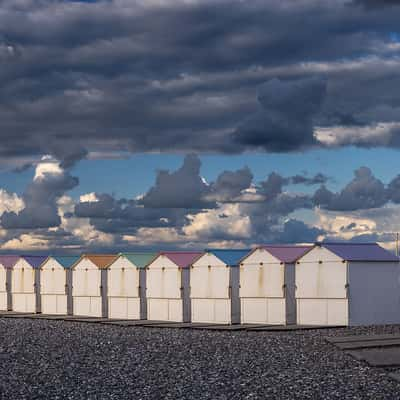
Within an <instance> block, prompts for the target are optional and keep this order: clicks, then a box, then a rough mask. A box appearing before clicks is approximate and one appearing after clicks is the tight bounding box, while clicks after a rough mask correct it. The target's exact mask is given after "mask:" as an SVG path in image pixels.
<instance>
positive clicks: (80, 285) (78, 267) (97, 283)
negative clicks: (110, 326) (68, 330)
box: [72, 254, 117, 318]
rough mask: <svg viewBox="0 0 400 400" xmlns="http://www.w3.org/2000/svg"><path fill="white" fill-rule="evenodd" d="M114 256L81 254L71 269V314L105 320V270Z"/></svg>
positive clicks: (106, 311)
mask: <svg viewBox="0 0 400 400" xmlns="http://www.w3.org/2000/svg"><path fill="white" fill-rule="evenodd" d="M116 258H117V255H115V254H83V255H82V256H81V258H80V259H79V260H78V261H77V262H76V263H75V264H74V265H73V267H72V299H73V314H74V315H81V316H88V317H103V318H107V315H108V310H107V309H108V307H107V305H108V304H107V268H108V266H109V265H110V264H111V263H112V262H113V261H114V260H115V259H116Z"/></svg>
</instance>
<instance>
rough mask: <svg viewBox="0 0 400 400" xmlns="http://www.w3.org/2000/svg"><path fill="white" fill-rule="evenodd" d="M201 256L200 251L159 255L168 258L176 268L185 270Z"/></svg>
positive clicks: (166, 252)
mask: <svg viewBox="0 0 400 400" xmlns="http://www.w3.org/2000/svg"><path fill="white" fill-rule="evenodd" d="M202 254H203V252H201V251H162V252H161V253H160V255H163V256H165V257H168V258H169V259H170V260H171V261H172V262H173V263H175V264H176V265H177V266H178V267H181V268H187V267H189V266H190V265H191V264H193V262H194V260H195V259H196V258H197V257H200V256H201V255H202Z"/></svg>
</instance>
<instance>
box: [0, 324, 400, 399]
mask: <svg viewBox="0 0 400 400" xmlns="http://www.w3.org/2000/svg"><path fill="white" fill-rule="evenodd" d="M368 332H371V333H392V332H393V333H400V326H386V327H370V328H352V329H330V330H326V329H324V330H312V331H296V332H288V333H271V332H243V331H240V332H217V331H203V330H186V329H165V328H164V329H155V328H141V327H125V328H124V327H116V326H106V325H100V324H86V323H78V322H63V321H45V320H28V319H0V365H1V378H0V398H1V399H7V400H9V399H85V400H86V399H96V400H97V399H138V400H140V399H154V400H156V399H157V400H160V399H210V400H211V399H212V400H218V399H229V400H234V399H279V400H283V399H374V400H377V399H400V384H399V383H396V382H395V381H393V380H391V379H390V378H389V377H388V371H389V370H385V369H376V368H370V367H368V366H367V365H366V364H365V363H363V362H359V361H357V360H355V359H353V358H351V357H350V356H348V355H346V354H345V353H343V352H341V351H339V350H337V349H336V348H335V347H334V346H333V345H331V344H328V343H326V342H325V341H324V339H323V337H324V336H326V335H335V334H336V335H345V334H356V333H368Z"/></svg>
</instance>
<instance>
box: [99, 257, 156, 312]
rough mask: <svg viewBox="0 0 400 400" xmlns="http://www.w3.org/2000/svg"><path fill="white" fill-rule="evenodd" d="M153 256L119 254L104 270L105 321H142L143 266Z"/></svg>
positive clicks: (144, 296) (144, 295) (143, 296)
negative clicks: (106, 275) (106, 305)
mask: <svg viewBox="0 0 400 400" xmlns="http://www.w3.org/2000/svg"><path fill="white" fill-rule="evenodd" d="M156 255H157V254H156V253H143V252H141V253H139V252H137V253H121V254H120V255H119V257H118V258H116V259H115V260H114V261H113V262H112V263H111V264H110V266H109V267H108V270H107V274H108V279H107V284H108V285H107V289H108V290H107V292H108V293H107V296H108V316H109V318H120V319H146V318H147V315H146V314H147V313H146V310H147V304H146V266H147V265H148V264H149V263H150V262H151V261H152V260H153V259H154V258H155V256H156Z"/></svg>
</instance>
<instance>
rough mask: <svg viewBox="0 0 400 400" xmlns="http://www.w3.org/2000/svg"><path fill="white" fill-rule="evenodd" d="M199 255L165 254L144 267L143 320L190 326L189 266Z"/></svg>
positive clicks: (185, 253)
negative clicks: (145, 272) (144, 317)
mask: <svg viewBox="0 0 400 400" xmlns="http://www.w3.org/2000/svg"><path fill="white" fill-rule="evenodd" d="M200 255H201V253H200V252H183V251H166V252H162V253H159V254H158V255H157V256H156V258H155V259H154V260H153V261H152V262H151V263H150V264H149V265H148V266H147V274H146V297H147V319H148V320H153V321H176V322H190V296H189V275H190V265H191V264H192V263H193V261H194V260H195V259H196V258H197V257H199V256H200Z"/></svg>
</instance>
